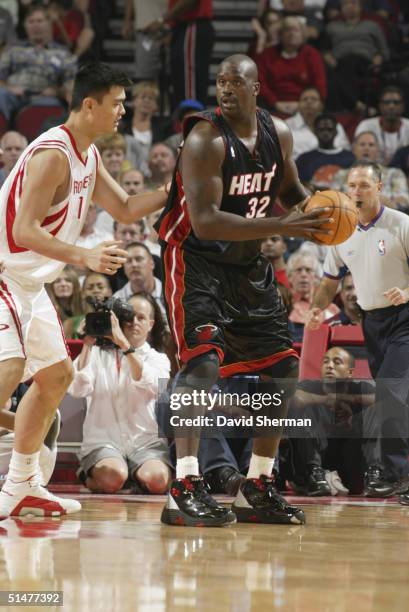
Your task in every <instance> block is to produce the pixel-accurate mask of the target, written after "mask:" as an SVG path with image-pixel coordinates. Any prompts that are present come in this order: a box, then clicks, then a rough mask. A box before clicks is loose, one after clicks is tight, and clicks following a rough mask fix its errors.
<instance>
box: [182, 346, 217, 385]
mask: <svg viewBox="0 0 409 612" xmlns="http://www.w3.org/2000/svg"><path fill="white" fill-rule="evenodd" d="M218 377H219V358H218V356H217V353H216V351H210V352H209V353H204V354H203V355H198V357H194V358H193V359H191V360H190V361H188V363H187V364H186V366H185V367H184V368H183V370H181V371H180V372H179V374H178V375H177V376H176V379H175V383H176V385H177V386H178V387H180V386H186V387H189V388H191V389H197V388H198V389H211V387H212V386H213V385H214V384H215V383H216V381H217V379H218Z"/></svg>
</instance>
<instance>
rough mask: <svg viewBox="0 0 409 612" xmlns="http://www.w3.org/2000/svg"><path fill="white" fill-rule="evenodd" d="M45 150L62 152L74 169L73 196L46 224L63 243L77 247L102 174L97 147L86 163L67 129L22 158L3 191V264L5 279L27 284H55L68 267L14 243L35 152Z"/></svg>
mask: <svg viewBox="0 0 409 612" xmlns="http://www.w3.org/2000/svg"><path fill="white" fill-rule="evenodd" d="M45 148H47V149H48V148H51V149H58V150H59V151H62V152H63V153H64V154H65V155H66V156H67V160H68V163H69V165H70V171H71V185H70V188H69V193H68V195H67V197H66V198H65V199H64V200H63V201H62V202H58V203H57V204H53V205H52V206H51V207H50V209H49V211H48V214H47V217H46V218H45V219H44V221H43V222H42V227H43V228H44V229H45V230H47V231H48V232H49V233H50V234H52V235H53V236H55V237H56V238H58V239H59V240H61V241H63V242H68V243H69V244H75V242H76V240H77V238H78V236H79V234H80V232H81V229H82V226H83V224H84V221H85V216H86V214H87V210H88V206H89V203H90V201H91V197H92V194H93V191H94V186H95V179H96V174H97V170H98V163H99V153H98V151H97V149H96V147H95V145H91V146H90V147H89V149H88V156H87V159H86V160H85V161H84V160H83V159H82V157H81V155H80V153H79V151H78V149H77V146H76V143H75V140H74V137H73V136H72V134H71V132H70V131H69V130H68V128H66V126H65V125H60V126H58V127H55V128H52V129H51V130H48V131H47V132H44V133H43V134H41V135H40V136H39V137H38V138H36V140H34V141H33V142H32V143H31V144H30V145H29V146H28V147H27V148H26V149H25V151H23V153H22V154H21V156H20V158H19V159H18V161H17V163H16V165H15V166H14V168H13V170H12V171H11V173H10V174H9V176H8V177H7V179H6V181H5V182H4V184H3V186H2V188H1V190H0V261H3V262H4V264H5V275H6V276H10V277H12V278H16V280H18V281H20V282H21V283H23V284H27V283H28V284H31V283H34V284H37V283H38V284H43V283H49V282H52V281H53V280H54V279H55V278H57V277H58V275H59V274H60V272H61V270H62V268H63V267H64V266H65V265H66V264H65V263H63V262H61V261H56V260H55V259H50V258H48V257H45V256H44V255H39V254H38V253H35V252H34V251H30V250H28V249H25V248H23V247H19V246H18V245H17V244H16V243H15V242H14V240H13V225H14V221H15V218H16V213H17V210H18V207H19V205H20V198H21V194H22V191H23V189H24V181H25V178H26V172H27V164H28V161H29V160H30V158H31V156H32V155H33V153H34V152H35V151H38V150H39V149H45Z"/></svg>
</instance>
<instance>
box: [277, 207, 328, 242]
mask: <svg viewBox="0 0 409 612" xmlns="http://www.w3.org/2000/svg"><path fill="white" fill-rule="evenodd" d="M307 202H308V200H306V201H305V202H304V203H303V204H302V206H300V207H299V206H296V207H294V208H293V209H291V210H290V211H289V212H288V213H286V214H285V215H282V216H281V217H279V219H278V221H279V227H278V228H277V229H276V232H277V233H278V234H281V235H282V236H295V237H300V238H307V239H311V238H312V237H313V235H314V234H316V233H317V232H319V233H320V234H329V235H331V234H333V233H334V231H335V228H334V230H329V229H323V227H322V226H323V225H325V224H326V223H333V222H334V219H333V218H332V217H331V215H330V212H331V208H329V207H327V208H324V209H322V208H321V209H315V210H311V211H309V212H303V211H304V208H305V206H306V205H307ZM323 211H324V213H327V214H326V216H323ZM275 221H277V219H275Z"/></svg>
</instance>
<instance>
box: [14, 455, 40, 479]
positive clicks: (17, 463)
mask: <svg viewBox="0 0 409 612" xmlns="http://www.w3.org/2000/svg"><path fill="white" fill-rule="evenodd" d="M39 456H40V451H38V452H37V453H32V454H31V455H23V454H22V453H18V452H17V451H16V450H14V449H13V452H12V453H11V460H10V466H9V472H8V474H7V480H8V481H10V480H12V481H13V482H14V483H18V482H23V481H25V480H28V479H29V478H30V476H34V474H38V459H39Z"/></svg>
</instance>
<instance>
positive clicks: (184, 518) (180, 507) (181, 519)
mask: <svg viewBox="0 0 409 612" xmlns="http://www.w3.org/2000/svg"><path fill="white" fill-rule="evenodd" d="M161 521H162V523H166V524H167V525H186V526H188V527H222V526H223V525H229V524H231V523H235V522H236V516H235V515H234V514H233V512H232V511H231V510H230V509H229V508H224V507H223V506H220V505H219V504H218V503H217V502H216V500H215V499H213V497H211V496H210V495H209V493H208V492H207V490H206V487H205V484H204V481H203V477H202V476H186V477H185V478H177V479H176V480H173V481H172V483H171V485H170V489H169V493H168V500H167V502H166V506H165V507H164V509H163V511H162V516H161Z"/></svg>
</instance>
